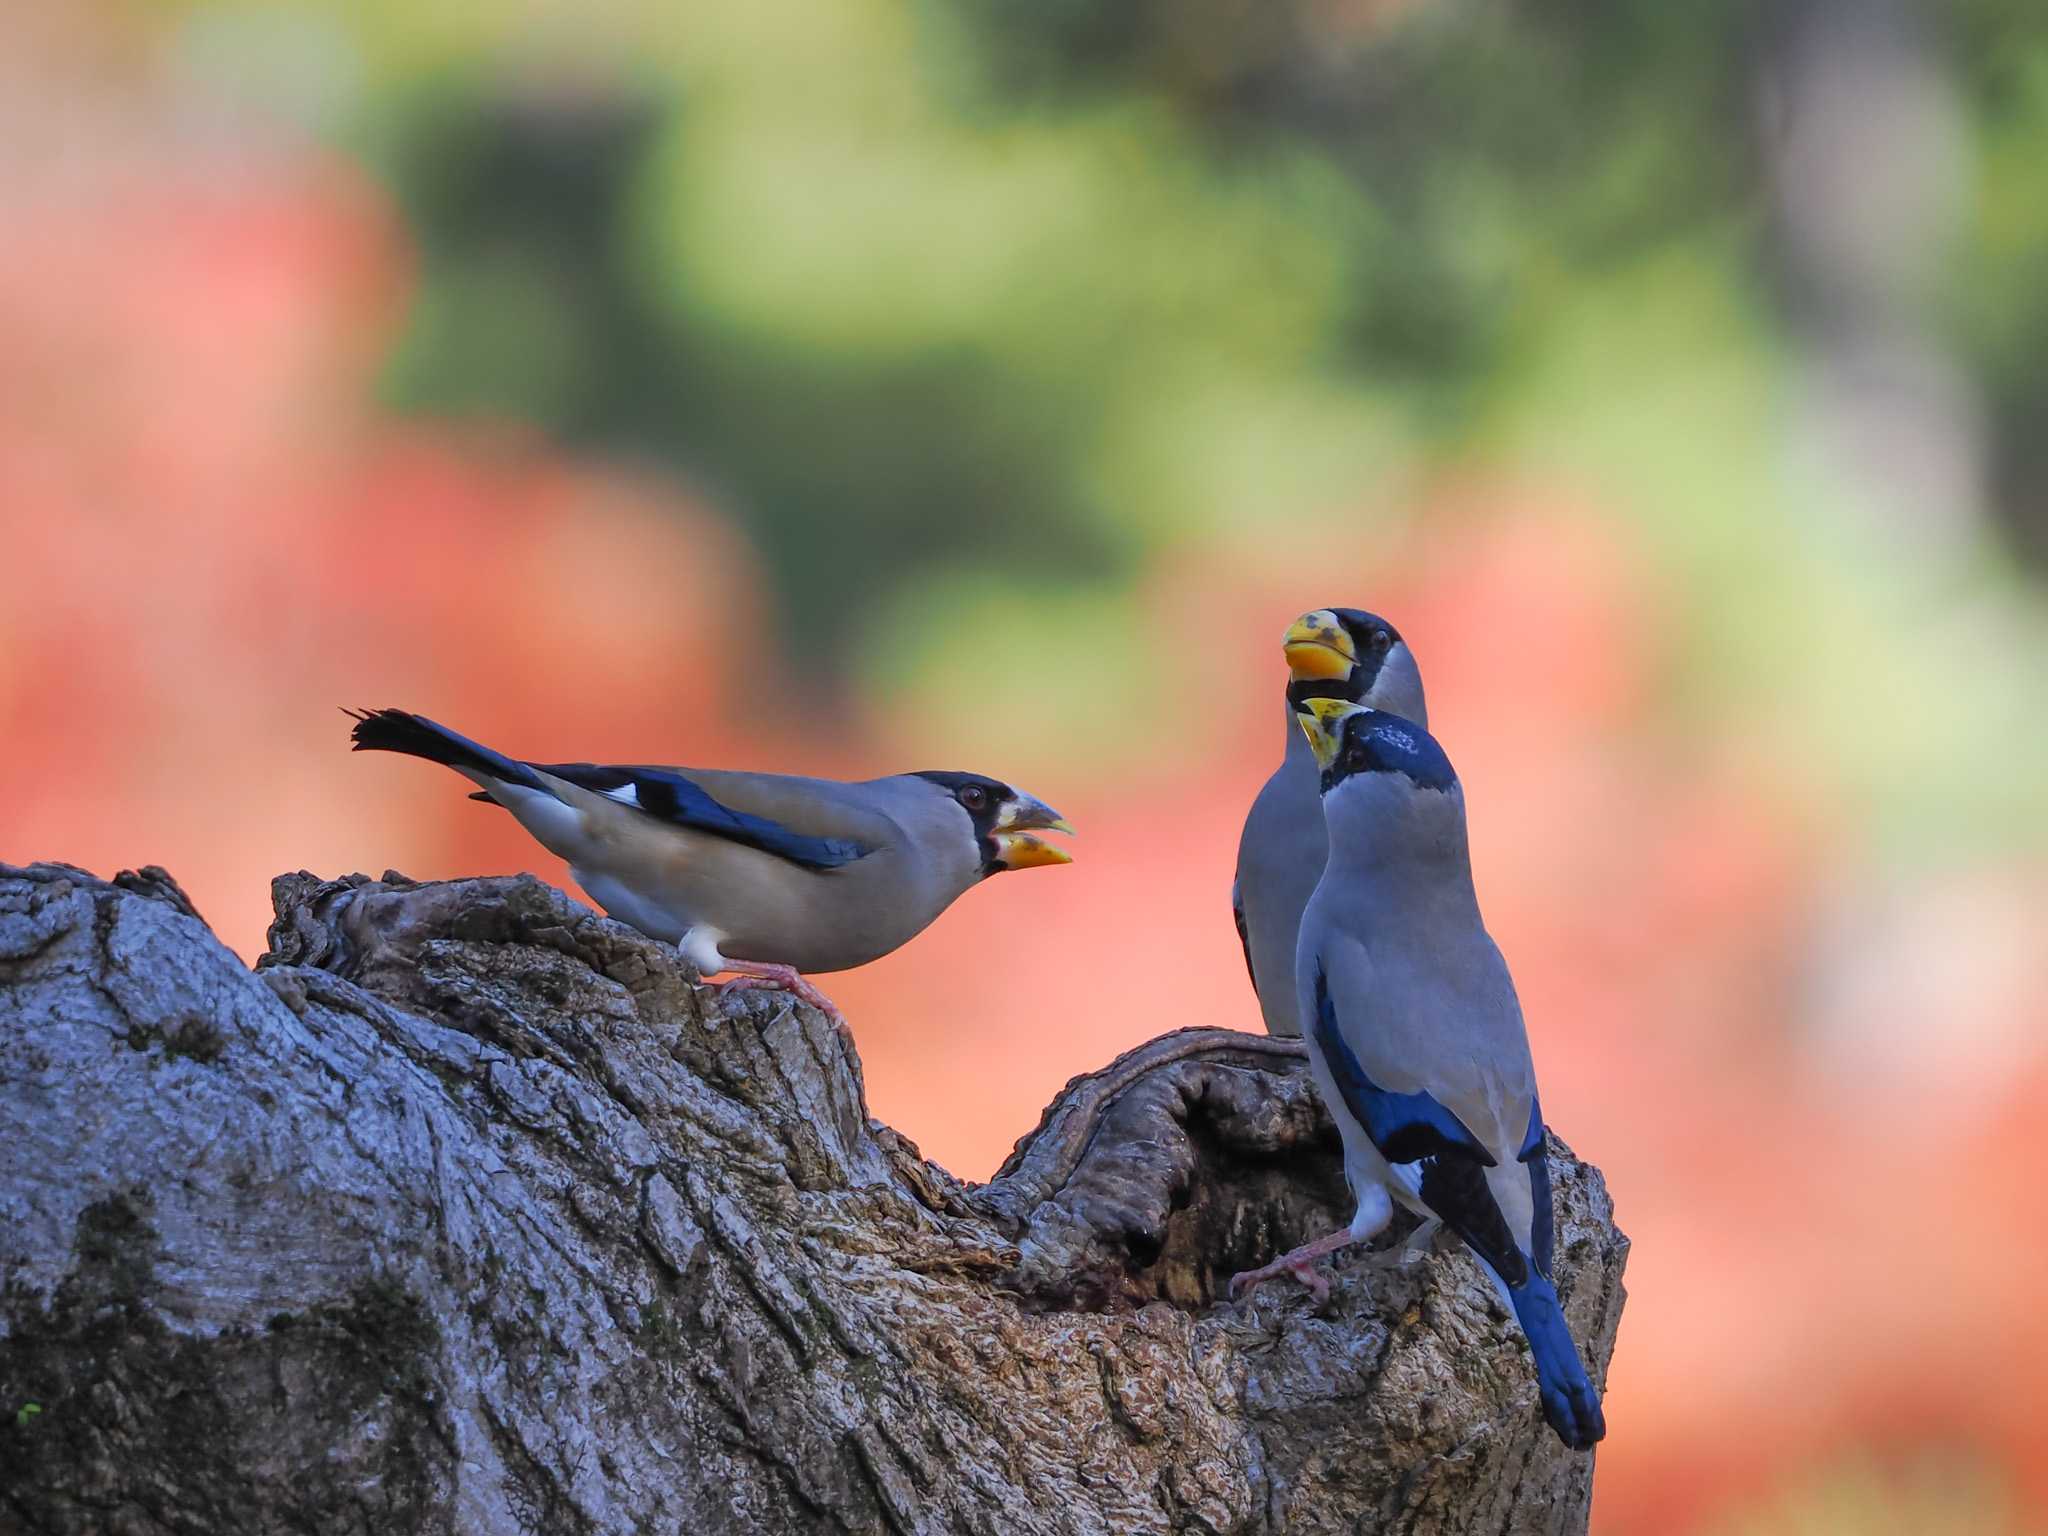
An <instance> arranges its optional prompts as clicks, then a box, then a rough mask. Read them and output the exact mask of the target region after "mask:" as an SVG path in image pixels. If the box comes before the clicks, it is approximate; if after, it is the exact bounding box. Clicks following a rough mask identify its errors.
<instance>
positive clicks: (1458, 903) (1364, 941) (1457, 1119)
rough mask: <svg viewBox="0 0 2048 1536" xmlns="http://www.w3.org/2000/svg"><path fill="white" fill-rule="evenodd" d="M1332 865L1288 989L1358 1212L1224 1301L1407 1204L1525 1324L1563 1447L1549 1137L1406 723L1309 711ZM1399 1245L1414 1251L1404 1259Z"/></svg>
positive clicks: (1235, 1282)
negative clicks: (1459, 1243) (1454, 1244)
mask: <svg viewBox="0 0 2048 1536" xmlns="http://www.w3.org/2000/svg"><path fill="white" fill-rule="evenodd" d="M1301 720H1302V723H1303V730H1304V734H1305V736H1306V738H1307V739H1308V741H1309V742H1310V745H1311V746H1312V748H1313V750H1314V755H1315V762H1316V765H1317V768H1318V770H1319V785H1320V789H1321V794H1322V802H1323V814H1324V817H1325V819H1326V821H1327V823H1328V826H1329V858H1328V862H1327V864H1326V865H1325V867H1324V870H1323V876H1322V879H1321V880H1320V881H1318V882H1317V884H1316V889H1315V893H1314V895H1312V896H1311V897H1310V898H1309V903H1308V908H1307V910H1306V911H1305V912H1304V913H1303V915H1302V923H1301V940H1300V946H1299V950H1298V953H1297V957H1296V969H1295V976H1296V985H1297V988H1298V991H1299V994H1300V997H1301V1001H1302V1010H1301V1014H1302V1019H1301V1022H1302V1034H1303V1036H1304V1037H1305V1042H1306V1044H1307V1047H1308V1057H1309V1065H1310V1070H1311V1072H1312V1074H1313V1077H1314V1080H1315V1085H1316V1088H1317V1091H1318V1093H1319V1094H1320V1095H1321V1097H1322V1100H1323V1102H1324V1104H1325V1105H1326V1106H1327V1107H1328V1109H1329V1111H1330V1114H1331V1116H1332V1117H1333V1118H1334V1119H1335V1120H1336V1122H1337V1127H1338V1130H1339V1132H1340V1133H1341V1135H1342V1138H1343V1143H1344V1173H1345V1177H1346V1179H1347V1181H1348V1182H1349V1184H1350V1186H1351V1192H1352V1195H1353V1197H1354V1198H1355V1199H1356V1201H1357V1210H1356V1212H1355V1214H1354V1215H1353V1217H1352V1219H1351V1222H1350V1224H1349V1225H1348V1226H1347V1227H1341V1228H1339V1229H1338V1230H1337V1231H1336V1232H1333V1233H1331V1234H1330V1235H1329V1236H1327V1237H1324V1238H1320V1239H1318V1240H1317V1241H1315V1242H1312V1243H1309V1244H1306V1245H1305V1246H1303V1247H1301V1248H1297V1249H1295V1250H1294V1251H1293V1252H1291V1253H1287V1254H1283V1255H1282V1256H1281V1257H1280V1258H1278V1259H1276V1260H1274V1261H1273V1262H1272V1263H1271V1264H1268V1265H1266V1266H1265V1267H1264V1268H1263V1269H1257V1270H1251V1271H1248V1272H1246V1273H1244V1274H1241V1275H1238V1276H1235V1277H1234V1278H1233V1279H1232V1281H1231V1286H1230V1289H1231V1294H1232V1296H1233V1297H1237V1296H1242V1295H1244V1294H1246V1293H1247V1292H1248V1291H1249V1290H1251V1289H1252V1288H1253V1287H1255V1286H1257V1285H1258V1284H1260V1283H1261V1282H1262V1281H1265V1280H1269V1279H1272V1278H1274V1277H1275V1276H1277V1275H1280V1274H1290V1275H1293V1276H1294V1277H1295V1278H1297V1279H1299V1280H1301V1281H1302V1282H1303V1283H1305V1284H1307V1285H1308V1286H1309V1288H1310V1289H1311V1290H1312V1291H1313V1292H1315V1293H1316V1295H1317V1296H1318V1297H1319V1298H1320V1297H1321V1296H1324V1295H1327V1293H1328V1289H1329V1287H1328V1283H1327V1282H1326V1281H1325V1280H1323V1278H1322V1277H1321V1276H1320V1275H1319V1274H1317V1273H1316V1272H1315V1270H1314V1269H1313V1268H1312V1265H1313V1263H1314V1261H1315V1260H1316V1259H1318V1258H1320V1257H1321V1256H1323V1255H1324V1254H1327V1253H1331V1252H1334V1251H1336V1250H1337V1249H1339V1248H1341V1247H1343V1246H1345V1245H1346V1244H1348V1243H1355V1242H1360V1241H1363V1240H1365V1239H1367V1238H1370V1237H1373V1236H1375V1235H1376V1234H1377V1233H1378V1232H1380V1231H1381V1230H1382V1229H1383V1228H1384V1227H1385V1226H1386V1225H1387V1223H1388V1222H1389V1221H1390V1220H1391V1219H1392V1216H1393V1211H1394V1206H1395V1205H1396V1204H1399V1205H1402V1206H1404V1207H1406V1208H1407V1209H1409V1210H1411V1211H1413V1212H1415V1213H1416V1214H1417V1215H1419V1216H1421V1217H1423V1218H1424V1224H1423V1228H1421V1229H1418V1233H1417V1237H1419V1238H1422V1239H1423V1240H1425V1241H1426V1240H1427V1239H1428V1238H1430V1237H1433V1236H1434V1235H1435V1233H1436V1231H1437V1230H1438V1226H1439V1224H1441V1226H1444V1227H1448V1228H1449V1229H1450V1230H1451V1231H1452V1232H1454V1233H1455V1234H1456V1235H1457V1236H1458V1237H1460V1238H1462V1239H1463V1240H1464V1242H1465V1246H1466V1247H1467V1248H1469V1249H1470V1250H1471V1251H1472V1253H1473V1255H1474V1256H1475V1257H1476V1258H1477V1259H1478V1261H1479V1264H1480V1267H1481V1268H1482V1269H1484V1270H1485V1271H1486V1273H1487V1274H1488V1275H1489V1276H1490V1277H1491V1278H1492V1281H1493V1283H1494V1285H1495V1286H1496V1288H1497V1289H1498V1290H1499V1292H1500V1295H1501V1298H1502V1300H1503V1301H1505V1302H1506V1303H1507V1306H1508V1309H1509V1311H1511V1312H1512V1313H1513V1314H1514V1317H1515V1319H1516V1321H1517V1322H1518V1323H1519V1324H1520V1326H1521V1330H1522V1333H1523V1335H1524V1337H1526V1338H1527V1340H1528V1342H1529V1350H1530V1353H1531V1355H1532V1356H1533V1357H1534V1360H1535V1365H1536V1382H1537V1392H1538V1396H1539V1398H1540V1400H1541V1402H1542V1406H1543V1415H1544V1418H1545V1419H1546V1420H1548V1422H1549V1424H1550V1426H1551V1428H1552V1429H1553V1430H1555V1431H1556V1433H1557V1437H1558V1438H1559V1439H1560V1440H1562V1441H1563V1442H1564V1443H1565V1444H1566V1445H1567V1446H1569V1447H1570V1448H1572V1449H1573V1450H1588V1449H1590V1448H1591V1447H1592V1446H1593V1444H1594V1443H1595V1442H1596V1441H1598V1440H1599V1439H1601V1437H1602V1436H1604V1435H1605V1434H1606V1432H1607V1426H1606V1420H1605V1418H1604V1416H1603V1413H1602V1410H1601V1404H1600V1397H1599V1394H1598V1393H1596V1392H1595V1391H1594V1389H1593V1385H1592V1383H1591V1381H1590V1380H1589V1379H1588V1377H1587V1375H1586V1369H1585V1365H1584V1363H1583V1361H1582V1360H1581V1359H1580V1356H1579V1350H1578V1346H1577V1344H1576V1343H1574V1342H1573V1339H1572V1336H1571V1331H1570V1329H1569V1327H1568V1326H1567V1325H1566V1323H1565V1319H1564V1313H1563V1311H1562V1309H1561V1308H1560V1306H1559V1303H1558V1296H1557V1287H1556V1285H1555V1283H1554V1277H1553V1272H1552V1262H1553V1259H1554V1249H1555V1245H1556V1232H1555V1227H1554V1215H1553V1212H1552V1209H1551V1192H1550V1164H1549V1161H1548V1154H1547V1151H1546V1148H1545V1137H1546V1127H1545V1125H1544V1123H1543V1112H1542V1108H1541V1106H1540V1104H1539V1102H1538V1099H1537V1093H1536V1069H1535V1065H1534V1063H1533V1061H1532V1059H1531V1057H1530V1053H1529V1036H1528V1032H1527V1030H1526V1029H1525V1028H1524V1026H1523V1021H1522V1010H1521V1005H1520V1003H1519V1002H1518V1001H1517V1000H1516V997H1515V984H1514V980H1513V978H1512V977H1511V976H1510V975H1509V974H1508V967H1507V962H1506V961H1505V960H1504V959H1503V958H1502V956H1501V952H1500V949H1499V947H1498V946H1497V945H1495V943H1494V941H1493V939H1492V938H1491V937H1490V936H1489V935H1488V933H1487V931H1486V924H1485V922H1484V921H1483V920H1482V919H1481V917H1480V912H1479V902H1478V898H1477V896H1476V894H1475V892H1474V890H1473V884H1472V862H1471V856H1470V850H1469V845H1468V843H1467V839H1466V825H1465V794H1464V789H1463V787H1462V786H1461V785H1460V784H1459V782H1458V776H1457V774H1456V772H1455V771H1454V770H1453V769H1452V767H1451V761H1450V758H1449V757H1448V756H1446V755H1445V752H1444V749H1443V747H1442V746H1441V745H1440V744H1439V743H1438V742H1437V740H1436V738H1435V737H1433V736H1431V735H1430V734H1429V732H1428V731H1426V730H1424V729H1423V728H1422V727H1421V726H1420V725H1418V724H1416V723H1415V722H1414V721H1411V720H1407V719H1403V718H1402V717H1401V716H1398V715H1394V714H1390V713H1388V712H1386V711H1384V710H1376V709H1371V708H1368V707H1366V706H1363V705H1360V704H1354V703H1351V702H1349V701H1347V700H1342V699H1310V700H1308V701H1306V703H1305V705H1304V707H1303V710H1302V713H1301ZM1413 1241H1414V1240H1413V1239H1411V1246H1413Z"/></svg>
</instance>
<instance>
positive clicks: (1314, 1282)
mask: <svg viewBox="0 0 2048 1536" xmlns="http://www.w3.org/2000/svg"><path fill="white" fill-rule="evenodd" d="M1356 1241H1358V1239H1357V1238H1355V1237H1353V1236H1352V1235H1351V1228H1350V1227H1349V1226H1342V1227H1339V1228H1338V1229H1337V1230H1336V1231H1334V1232H1332V1233H1331V1234H1330V1235H1329V1236H1327V1237H1319V1238H1317V1239H1316V1240H1315V1241H1314V1242H1312V1243H1304V1244H1302V1245H1301V1247H1299V1248H1297V1249H1295V1250H1294V1251H1293V1252H1292V1253H1283V1254H1281V1255H1280V1257H1279V1258H1277V1259H1275V1260H1274V1261H1273V1262H1272V1263H1270V1264H1268V1265H1266V1266H1265V1267H1264V1268H1263V1269H1248V1270H1245V1271H1244V1272H1243V1273H1242V1274H1237V1275H1232V1276H1231V1277H1230V1299H1231V1300H1232V1301H1237V1300H1239V1299H1241V1298H1243V1297H1245V1296H1249V1295H1250V1294H1251V1293H1252V1292H1253V1291H1255V1290H1257V1289H1258V1288H1259V1287H1260V1286H1261V1285H1263V1284H1265V1283H1266V1282H1267V1281H1268V1280H1275V1279H1278V1278H1279V1277H1280V1276H1281V1275H1292V1276H1293V1277H1294V1278H1295V1279H1297V1280H1299V1281H1300V1282H1301V1283H1302V1284H1303V1285H1305V1286H1307V1287H1308V1289H1309V1294H1310V1295H1312V1296H1314V1297H1315V1299H1316V1301H1317V1302H1318V1303H1321V1302H1323V1301H1325V1300H1327V1299H1328V1298H1329V1295H1330V1282H1329V1281H1327V1280H1325V1279H1324V1278H1323V1277H1322V1274H1321V1273H1320V1272H1319V1271H1318V1270H1317V1269H1316V1267H1315V1264H1316V1260H1317V1259H1320V1258H1324V1257H1326V1256H1327V1255H1329V1254H1333V1253H1335V1252H1336V1251H1337V1250H1338V1249H1339V1248H1344V1247H1348V1246H1349V1245H1351V1244H1352V1243H1355V1242H1356Z"/></svg>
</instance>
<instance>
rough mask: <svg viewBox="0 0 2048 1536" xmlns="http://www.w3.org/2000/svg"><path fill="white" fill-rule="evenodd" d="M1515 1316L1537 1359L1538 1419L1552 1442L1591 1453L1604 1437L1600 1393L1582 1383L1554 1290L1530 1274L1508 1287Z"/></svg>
mask: <svg viewBox="0 0 2048 1536" xmlns="http://www.w3.org/2000/svg"><path fill="white" fill-rule="evenodd" d="M1508 1297H1509V1299H1510V1300H1511V1301H1513V1302H1514V1304H1515V1317H1516V1318H1517V1319H1518V1320H1519V1321H1520V1322H1521V1325H1522V1332H1523V1333H1524V1334H1525V1335H1526V1336H1527V1337H1528V1340H1529V1353H1530V1354H1532V1355H1534V1356H1535V1357H1536V1390H1537V1392H1538V1393H1539V1394H1540V1395H1541V1397H1542V1399H1543V1417H1544V1418H1546V1419H1548V1420H1549V1421H1550V1427H1551V1428H1552V1429H1554V1430H1556V1431H1557V1438H1558V1439H1560V1440H1562V1441H1563V1442H1564V1443H1565V1444H1566V1445H1568V1446H1570V1447H1571V1448H1572V1449H1573V1450H1575V1451H1590V1450H1591V1449H1592V1448H1593V1446H1594V1444H1595V1442H1597V1441H1598V1440H1600V1439H1601V1438H1602V1437H1604V1436H1605V1435H1606V1433H1607V1419H1606V1416H1605V1415H1604V1414H1602V1413H1601V1411H1600V1394H1599V1393H1597V1392H1595V1391H1594V1390H1593V1383H1592V1382H1591V1381H1589V1380H1588V1379H1587V1378H1586V1367H1585V1366H1584V1364H1582V1363H1581V1362H1580V1360H1579V1347H1578V1345H1576V1344H1574V1343H1573V1342H1572V1334H1571V1329H1570V1328H1569V1327H1567V1326H1566V1324H1565V1320H1564V1313H1563V1311H1562V1310H1561V1309H1560V1308H1559V1307H1558V1304H1557V1287H1556V1286H1554V1285H1552V1284H1551V1283H1550V1282H1549V1281H1548V1280H1546V1279H1545V1278H1544V1277H1543V1275H1542V1274H1541V1273H1540V1272H1539V1271H1537V1270H1535V1269H1533V1268H1532V1269H1531V1270H1530V1272H1529V1275H1528V1278H1527V1279H1526V1280H1524V1281H1523V1283H1522V1284H1520V1285H1516V1286H1510V1287H1508Z"/></svg>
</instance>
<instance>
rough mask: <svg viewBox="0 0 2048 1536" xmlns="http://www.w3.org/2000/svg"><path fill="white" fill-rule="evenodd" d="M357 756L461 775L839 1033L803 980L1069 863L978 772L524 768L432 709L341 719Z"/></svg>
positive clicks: (586, 881)
mask: <svg viewBox="0 0 2048 1536" xmlns="http://www.w3.org/2000/svg"><path fill="white" fill-rule="evenodd" d="M349 713H350V714H351V715H353V716H354V718H355V721H356V724H355V728H354V730H353V732H352V739H353V741H354V743H355V750H356V751H358V752H366V751H367V752H400V753H404V754H407V755H409V756H412V757H423V758H425V759H427V761H429V762H434V763H441V764H443V765H445V766H446V767H449V768H453V769H454V770H455V771H456V772H457V773H459V774H461V775H462V776H463V777H464V778H466V779H468V780H470V781H471V782H472V783H474V784H476V785H477V786H478V788H479V792H478V793H477V794H475V795H472V796H471V797H470V798H471V799H474V800H485V801H489V802H490V803H492V804H494V805H500V806H503V807H504V808H505V809H506V810H508V811H510V812H511V813H512V815H513V816H514V818H516V819H517V820H518V822H519V824H520V825H521V826H522V827H524V828H525V829H526V830H527V831H528V832H530V833H532V834H533V836H534V837H535V839H536V840H538V841H539V843H540V844H541V846H542V847H544V848H546V849H547V850H548V851H549V852H550V853H552V854H554V855H556V856H557V857H558V858H561V859H565V860H567V861H568V864H569V870H570V873H571V874H573V875H574V876H575V877H576V881H577V883H578V884H579V885H581V886H582V887H583V889H584V890H586V891H588V892H589V893H590V896H591V898H592V899H593V900H594V901H596V902H597V903H598V905H600V906H601V907H603V908H604V909H605V911H606V912H608V913H610V914H611V915H612V916H613V917H615V918H618V919H619V920H620V921H621V922H625V923H630V924H631V925H632V926H633V927H635V928H638V929H639V930H640V931H641V932H642V933H644V934H646V935H647V936H648V937H650V938H655V939H663V940H666V941H668V942H671V943H673V944H675V945H676V947H677V949H678V950H679V951H680V952H681V954H682V957H683V959H684V960H686V961H688V962H689V963H690V964H691V965H692V966H694V967H696V969H697V970H698V972H699V973H701V974H702V975H705V976H713V975H717V974H720V973H723V972H733V973H736V974H735V977H734V979H733V980H731V981H728V982H726V983H725V984H724V986H723V988H722V989H721V990H737V989H741V988H746V987H763V986H765V987H776V988H780V989H783V990H786V991H789V992H792V993H794V994H796V995H797V996H799V997H801V998H802V999H803V1000H804V1001H805V1002H807V1003H810V1004H811V1005H812V1006H814V1007H816V1008H819V1009H821V1010H822V1011H824V1012H825V1013H826V1014H828V1015H829V1016H830V1017H831V1018H832V1019H833V1020H834V1021H835V1022H837V1023H839V1024H841V1025H842V1026H843V1025H844V1022H845V1021H844V1020H843V1019H842V1018H841V1017H840V1015H839V1010H838V1009H837V1008H835V1007H834V1006H833V1005H832V1003H831V1002H830V1000H828V999H827V998H826V997H825V995H824V994H823V993H821V992H820V991H819V990H818V989H817V988H816V987H814V986H812V985H811V983H810V982H808V981H806V980H805V979H804V977H805V974H806V973H811V974H816V973H820V972H825V971H843V970H848V969H850V968H852V967H853V966H856V965H865V964H867V962H868V961H870V960H876V959H879V958H880V957H881V956H883V955H886V954H888V953H889V952H890V951H892V950H894V949H897V948H899V947H900V946H902V945H903V944H906V943H908V942H909V941H910V940H911V939H913V938H915V937H916V936H917V935H918V934H919V933H921V932H922V931H923V930H924V929H925V927H926V926H927V925H929V924H930V923H931V922H932V920H933V919H935V918H936V917H937V916H938V915H939V914H940V913H941V912H943V911H945V910H946V908H947V907H949V906H951V905H952V904H953V902H954V901H955V900H956V899H957V898H958V897H959V896H960V895H961V894H963V893H964V892H965V891H967V890H968V889H969V888H970V887H972V886H975V885H978V884H980V883H981V882H982V881H983V880H985V879H987V878H988V877H989V876H991V875H997V874H1001V873H1003V872H1004V871H1006V870H1012V869H1031V868H1035V867H1037V866H1039V865H1043V864H1066V863H1070V862H1072V855H1070V854H1069V853H1067V852H1066V850H1065V849H1063V848H1061V847H1060V846H1059V845H1058V844H1057V843H1055V842H1052V841H1051V840H1050V839H1048V838H1047V837H1046V836H1045V834H1046V833H1048V832H1064V833H1072V831H1073V830H1074V829H1073V828H1072V827H1071V826H1069V825H1068V824H1067V821H1066V818H1064V817H1063V816H1061V815H1060V814H1059V812H1057V811H1055V810H1054V809H1053V808H1052V807H1051V806H1049V805H1047V804H1046V803H1045V802H1044V801H1042V800H1038V799H1035V798H1033V797H1032V796H1030V795H1027V794H1025V793H1024V792H1023V791H1022V790H1019V789H1016V788H1014V787H1012V786H1011V785H1008V784H1005V783H1003V782H1002V781H1001V780H999V779H991V778H986V777H983V776H982V775H980V774H973V773H942V772H930V773H899V774H892V775H890V776H889V777H887V778H880V779H863V780H859V781H855V782H842V781H840V780H836V779H811V778H800V777H797V776H795V775H791V774H780V773H744V772H738V771H734V770H729V769H709V768H654V767H620V766H608V765H602V764H596V763H530V762H522V761H519V760H517V759H515V758H510V757H506V756H505V755H504V754H502V753H499V752H494V751H493V750H491V749H490V748H489V747H486V746H483V745H481V744H480V743H478V742H474V741H471V740H470V739H469V738H468V737H466V736H461V735H458V734H456V733H455V732H454V731H451V730H449V729H448V727H446V726H444V725H439V724H437V723H435V722H434V721H432V720H429V719H427V718H426V717H425V716H423V715H415V714H409V713H407V712H406V711H404V710H401V709H376V710H369V711H364V712H357V711H353V710H351V711H349Z"/></svg>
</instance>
